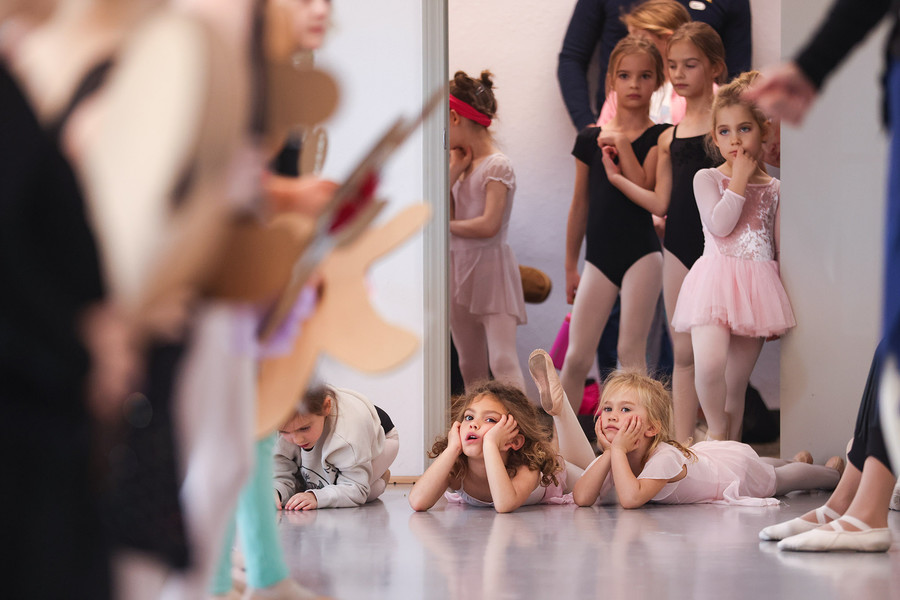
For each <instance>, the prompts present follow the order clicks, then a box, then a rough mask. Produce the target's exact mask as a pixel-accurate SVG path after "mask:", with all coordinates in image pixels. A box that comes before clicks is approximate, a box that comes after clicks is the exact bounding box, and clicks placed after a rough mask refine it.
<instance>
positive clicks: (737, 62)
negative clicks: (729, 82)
mask: <svg viewBox="0 0 900 600" xmlns="http://www.w3.org/2000/svg"><path fill="white" fill-rule="evenodd" d="M751 30H752V28H751V15H750V0H735V1H734V2H732V8H731V10H729V11H728V14H727V15H726V19H725V22H724V23H723V24H722V27H721V29H720V30H719V35H720V36H721V38H722V45H724V46H725V63H726V67H727V68H728V78H729V79H733V78H734V77H737V76H738V75H740V74H741V73H743V72H744V71H749V70H750V63H751V59H752V58H753V35H752V33H751Z"/></svg>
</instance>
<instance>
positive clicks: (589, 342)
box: [559, 262, 619, 412]
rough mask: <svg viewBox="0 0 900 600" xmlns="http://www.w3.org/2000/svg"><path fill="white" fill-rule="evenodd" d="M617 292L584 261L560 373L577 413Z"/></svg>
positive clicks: (599, 273) (606, 279)
mask: <svg viewBox="0 0 900 600" xmlns="http://www.w3.org/2000/svg"><path fill="white" fill-rule="evenodd" d="M618 294H619V288H618V287H617V286H616V285H615V284H614V283H613V282H611V281H610V280H609V279H608V278H607V277H606V276H605V275H604V274H603V273H601V272H600V270H599V269H598V268H597V267H595V266H594V265H592V264H591V263H589V262H586V263H584V269H583V270H582V272H581V282H580V283H579V284H578V293H576V294H575V304H574V305H573V307H572V319H571V321H570V323H569V346H568V348H567V349H566V359H565V362H563V368H562V372H561V373H560V376H559V378H560V380H561V381H562V385H563V388H565V390H566V396H567V397H568V398H569V402H570V403H571V405H572V409H573V410H574V411H576V412H577V411H578V409H579V408H581V401H582V399H583V397H584V379H585V377H587V374H588V371H589V370H590V368H591V365H593V364H594V354H595V353H596V351H597V344H598V343H599V342H600V336H601V334H602V333H603V328H604V327H606V321H607V319H609V313H610V311H612V307H613V305H614V304H615V302H616V296H618Z"/></svg>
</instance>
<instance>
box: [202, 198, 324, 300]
mask: <svg viewBox="0 0 900 600" xmlns="http://www.w3.org/2000/svg"><path fill="white" fill-rule="evenodd" d="M313 229H314V222H313V219H311V218H309V217H306V216H304V215H299V214H294V213H287V214H282V215H279V216H277V217H275V218H274V219H272V221H271V222H270V223H268V224H266V225H262V224H260V223H259V222H258V221H257V219H256V218H255V217H249V218H247V219H244V220H242V221H239V222H236V223H234V224H232V226H231V227H230V229H229V231H228V233H227V239H226V240H225V243H224V244H223V247H222V252H221V254H220V255H219V256H218V257H217V259H216V265H214V267H213V269H212V271H211V273H210V275H209V279H208V283H207V284H206V286H205V290H204V293H205V294H207V295H209V296H212V297H215V298H218V299H221V300H233V301H240V302H254V303H255V302H271V301H272V299H273V298H277V297H278V295H279V293H280V292H281V291H282V290H283V289H284V286H285V285H286V284H287V282H288V281H290V278H291V271H292V270H293V268H294V262H295V260H296V257H297V256H299V255H300V254H302V253H303V251H304V250H305V249H306V247H307V246H308V244H309V242H310V241H311V239H312V234H313Z"/></svg>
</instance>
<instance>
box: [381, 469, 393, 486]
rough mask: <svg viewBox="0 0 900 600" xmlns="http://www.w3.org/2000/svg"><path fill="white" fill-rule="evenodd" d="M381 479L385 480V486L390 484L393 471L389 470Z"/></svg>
mask: <svg viewBox="0 0 900 600" xmlns="http://www.w3.org/2000/svg"><path fill="white" fill-rule="evenodd" d="M381 478H382V479H384V483H385V484H388V483H390V482H391V470H390V469H388V470H387V471H385V472H384V475H382V476H381Z"/></svg>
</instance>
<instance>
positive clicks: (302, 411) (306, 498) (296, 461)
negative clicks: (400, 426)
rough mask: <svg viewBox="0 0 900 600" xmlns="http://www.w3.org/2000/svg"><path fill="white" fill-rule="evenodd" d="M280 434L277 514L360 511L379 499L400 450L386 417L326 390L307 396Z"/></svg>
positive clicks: (349, 395)
mask: <svg viewBox="0 0 900 600" xmlns="http://www.w3.org/2000/svg"><path fill="white" fill-rule="evenodd" d="M279 434H280V436H281V437H280V438H279V440H278V443H277V444H276V445H275V453H274V460H275V505H276V506H277V507H278V509H279V510H281V509H283V510H313V509H316V508H338V507H347V506H360V505H362V504H365V503H366V502H370V501H372V500H374V499H376V498H378V497H379V496H380V495H381V494H382V493H383V492H384V490H385V487H386V486H387V482H388V479H389V478H390V471H388V468H389V467H390V466H391V463H393V462H394V459H395V458H396V457H397V452H398V450H399V448H400V439H399V436H398V434H397V430H396V428H395V427H394V424H393V423H392V422H391V419H390V417H389V416H388V415H387V413H385V412H384V411H383V410H381V409H380V408H377V407H376V406H375V405H374V404H372V403H371V402H369V400H368V399H367V398H366V397H365V396H363V395H362V394H360V393H359V392H354V391H352V390H347V389H341V388H332V387H327V386H320V387H316V388H313V389H310V390H309V391H307V392H306V394H304V396H303V398H302V399H301V401H300V403H299V404H298V405H297V410H296V411H295V412H294V414H293V416H292V417H291V418H290V419H289V420H288V421H287V422H286V423H285V424H284V425H283V426H282V427H281V428H280V429H279Z"/></svg>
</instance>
